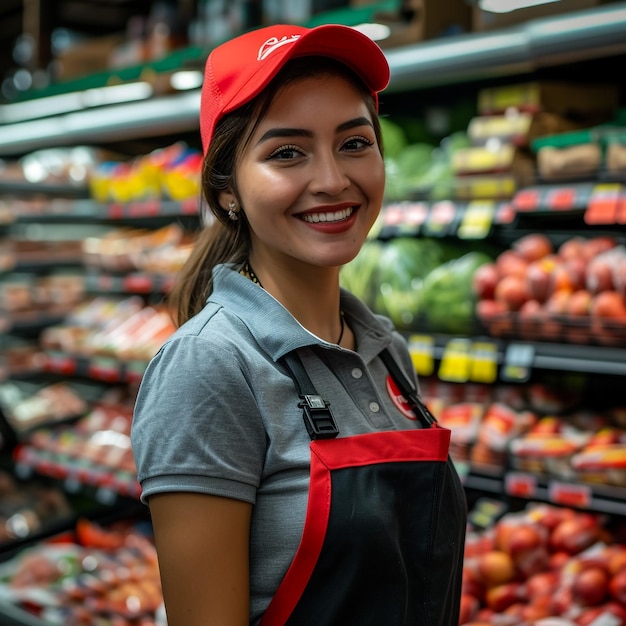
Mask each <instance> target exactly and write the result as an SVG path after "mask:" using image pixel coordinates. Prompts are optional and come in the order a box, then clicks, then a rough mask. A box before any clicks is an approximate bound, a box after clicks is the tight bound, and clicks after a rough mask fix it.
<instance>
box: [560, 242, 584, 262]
mask: <svg viewBox="0 0 626 626" xmlns="http://www.w3.org/2000/svg"><path fill="white" fill-rule="evenodd" d="M586 242H587V240H586V239H585V238H584V237H572V238H571V239H568V240H567V241H564V242H563V243H562V244H561V245H560V246H559V251H558V254H559V256H560V257H561V258H562V259H563V260H565V261H566V260H568V259H579V258H583V251H584V249H585V245H586Z"/></svg>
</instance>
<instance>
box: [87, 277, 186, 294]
mask: <svg viewBox="0 0 626 626" xmlns="http://www.w3.org/2000/svg"><path fill="white" fill-rule="evenodd" d="M174 280H175V276H174V275H164V274H149V273H144V272H132V273H129V274H123V275H120V276H117V275H112V274H106V273H102V272H99V273H91V272H90V273H88V274H87V275H86V276H85V283H84V286H85V291H86V292H89V293H107V294H114V293H115V294H153V293H167V292H168V291H169V290H170V289H171V287H172V285H173V283H174Z"/></svg>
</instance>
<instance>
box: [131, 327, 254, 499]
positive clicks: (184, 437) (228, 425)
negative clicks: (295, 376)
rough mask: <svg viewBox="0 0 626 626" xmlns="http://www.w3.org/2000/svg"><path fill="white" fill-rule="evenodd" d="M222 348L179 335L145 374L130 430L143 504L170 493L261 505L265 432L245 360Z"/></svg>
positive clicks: (214, 343)
mask: <svg viewBox="0 0 626 626" xmlns="http://www.w3.org/2000/svg"><path fill="white" fill-rule="evenodd" d="M218 343H219V342H211V341H209V340H208V339H207V338H205V337H199V336H196V335H182V336H179V337H175V338H173V339H171V340H170V341H168V342H167V343H166V344H165V345H164V346H163V347H162V348H161V350H160V351H159V353H158V354H157V355H156V356H155V357H154V358H153V359H152V361H151V362H150V364H149V366H148V368H147V370H146V372H145V374H144V377H143V379H142V382H141V386H140V389H139V393H138V397H137V400H136V403H135V412H134V417H133V425H132V431H131V442H132V447H133V453H134V456H135V462H136V465H137V474H138V479H139V482H140V484H141V486H142V500H143V501H144V502H147V500H148V498H149V497H150V496H151V495H153V494H155V493H161V492H166V491H193V492H198V493H207V494H212V495H222V496H226V497H232V498H237V499H241V500H245V501H248V502H254V501H255V494H256V488H257V487H258V485H259V482H260V476H261V472H262V469H263V461H264V455H265V445H266V444H265V439H266V438H265V429H264V426H263V421H262V419H261V416H260V415H259V411H258V407H257V403H256V402H255V399H254V394H253V393H252V388H251V385H250V377H249V374H248V372H246V370H245V363H244V361H243V359H241V358H238V355H237V353H233V352H232V351H230V350H227V349H225V347H224V346H220V345H217V344H218Z"/></svg>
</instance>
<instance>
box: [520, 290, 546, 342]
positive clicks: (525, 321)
mask: <svg viewBox="0 0 626 626" xmlns="http://www.w3.org/2000/svg"><path fill="white" fill-rule="evenodd" d="M542 312H543V307H542V305H541V303H540V302H539V301H538V300H526V302H524V304H522V306H521V307H520V309H519V311H518V322H519V334H520V336H521V337H522V339H528V340H529V341H536V340H537V339H538V338H539V336H540V335H541V321H542V319H543V316H542Z"/></svg>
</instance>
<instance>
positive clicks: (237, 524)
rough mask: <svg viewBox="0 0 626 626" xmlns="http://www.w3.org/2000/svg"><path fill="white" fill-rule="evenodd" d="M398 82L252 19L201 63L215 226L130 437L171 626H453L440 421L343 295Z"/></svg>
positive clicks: (458, 542) (445, 438) (207, 185)
mask: <svg viewBox="0 0 626 626" xmlns="http://www.w3.org/2000/svg"><path fill="white" fill-rule="evenodd" d="M388 79H389V68H388V66H387V62H386V59H385V57H384V55H383V53H382V51H381V50H380V48H378V46H377V45H376V44H375V43H374V42H372V41H371V40H370V39H368V38H367V37H366V36H365V35H363V34H361V33H359V32H357V31H355V30H353V29H351V28H348V27H343V26H335V25H325V26H320V27H317V28H314V29H306V28H301V27H297V26H282V25H279V26H271V27H267V28H263V29H259V30H256V31H252V32H250V33H247V34H245V35H243V36H241V37H238V38H236V39H233V40H231V41H229V42H226V43H225V44H223V45H222V46H220V47H218V48H217V49H215V50H214V51H213V52H212V53H211V55H210V57H209V59H208V60H207V65H206V72H205V79H204V84H203V89H202V104H201V113H200V126H201V134H202V141H203V146H204V152H205V162H204V169H203V192H204V195H205V199H206V201H207V204H208V206H209V207H210V209H211V211H212V213H213V219H212V220H211V222H210V223H208V224H207V226H206V227H205V228H204V230H203V232H202V234H201V236H200V237H199V239H198V241H197V244H196V247H195V250H194V252H193V254H192V256H191V258H190V260H189V262H188V264H187V266H186V267H185V269H184V271H183V272H182V274H181V276H180V279H179V282H178V285H177V287H176V289H175V291H174V292H173V294H172V306H173V308H174V310H175V315H176V316H177V319H178V322H179V324H180V328H179V329H178V331H177V332H176V333H175V334H174V336H173V337H171V338H170V339H169V340H168V341H167V342H166V343H165V345H164V346H163V347H162V349H161V350H160V352H159V353H158V354H157V355H156V356H155V358H154V359H153V360H152V362H151V363H150V365H149V367H148V370H147V371H146V373H145V375H144V377H143V380H142V385H141V389H140V392H139V395H138V398H137V402H136V408H135V417H134V422H133V431H132V442H133V449H134V453H135V459H136V463H137V467H138V473H139V480H140V482H141V485H142V489H143V494H142V499H143V501H144V502H146V503H147V504H148V505H149V507H150V511H151V515H152V520H153V526H154V532H155V539H156V545H157V551H158V554H159V567H160V571H161V577H162V582H163V592H164V597H165V604H166V608H167V613H168V623H169V626H196V625H202V626H205V625H206V624H220V626H231V625H233V626H234V625H243V624H255V625H257V624H262V625H264V626H275V625H281V624H297V625H298V626H308V625H311V626H313V625H315V626H326V625H329V626H330V625H339V624H356V623H364V624H365V623H368V624H369V623H375V624H385V625H386V626H408V625H409V624H411V625H414V624H432V625H437V626H457V624H458V615H459V598H460V584H461V570H462V553H463V545H464V532H465V521H466V507H465V498H464V494H463V489H462V486H461V484H460V481H459V478H458V476H457V474H456V472H455V471H454V467H453V465H452V464H451V462H450V460H449V457H448V446H449V439H450V433H449V431H448V430H446V429H443V428H440V427H439V426H438V425H437V424H436V422H435V420H434V418H433V417H432V416H431V415H430V414H429V413H428V411H427V409H426V408H425V407H424V406H423V404H422V403H421V400H420V398H419V394H418V393H417V380H416V378H415V373H414V371H413V368H412V363H411V358H410V355H409V352H408V349H407V346H406V342H405V340H404V339H403V337H402V336H401V335H400V334H399V333H397V332H396V331H395V330H394V328H393V326H392V324H391V322H390V321H389V320H388V319H387V318H384V317H381V316H377V315H374V314H373V313H372V312H371V311H370V310H369V309H368V308H367V307H366V306H365V305H364V304H363V303H362V302H361V301H360V300H358V299H357V298H356V297H355V296H353V295H352V294H350V293H349V292H347V291H345V290H342V289H340V287H339V270H340V268H341V266H342V265H344V264H345V263H347V262H348V261H350V260H351V259H353V258H354V257H355V256H356V255H357V253H358V252H359V250H360V249H361V247H362V245H363V243H364V241H365V239H366V237H367V234H368V232H369V230H370V229H371V227H372V225H373V223H374V221H375V220H376V218H377V216H378V214H379V211H380V208H381V203H382V198H383V190H384V184H385V177H384V172H385V170H384V163H383V157H382V146H381V132H380V124H379V119H378V93H379V92H380V91H381V90H382V89H384V88H385V86H386V85H387V81H388ZM372 485H375V486H376V488H372ZM329 494H331V495H330V496H329ZM444 504H445V506H444Z"/></svg>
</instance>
